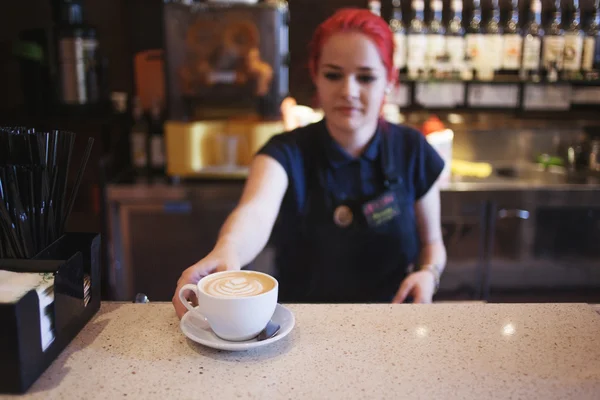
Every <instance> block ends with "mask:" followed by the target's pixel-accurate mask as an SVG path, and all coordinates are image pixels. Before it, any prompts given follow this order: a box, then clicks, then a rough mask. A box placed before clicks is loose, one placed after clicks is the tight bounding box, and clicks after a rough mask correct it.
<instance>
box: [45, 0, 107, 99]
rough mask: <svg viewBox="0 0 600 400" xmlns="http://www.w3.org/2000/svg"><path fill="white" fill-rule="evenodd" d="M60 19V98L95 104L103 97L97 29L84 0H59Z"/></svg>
mask: <svg viewBox="0 0 600 400" xmlns="http://www.w3.org/2000/svg"><path fill="white" fill-rule="evenodd" d="M53 6H54V7H53V8H54V14H55V18H56V19H57V21H58V22H57V40H58V46H57V47H58V71H59V81H60V91H59V102H60V103H62V104H66V105H85V104H94V103H97V102H99V100H100V96H101V93H100V86H99V82H98V79H99V77H98V66H97V65H96V60H97V59H98V58H97V50H98V40H97V37H96V36H97V35H96V30H95V29H94V28H93V27H92V26H90V25H88V24H86V23H85V22H84V18H83V2H82V0H55V1H54V2H53Z"/></svg>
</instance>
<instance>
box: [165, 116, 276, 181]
mask: <svg viewBox="0 0 600 400" xmlns="http://www.w3.org/2000/svg"><path fill="white" fill-rule="evenodd" d="M282 132H284V124H283V121H281V120H273V121H269V120H260V119H258V118H253V117H248V118H241V119H231V120H205V121H193V122H182V121H167V122H166V123H165V146H166V155H167V175H169V176H173V177H174V176H176V177H180V178H238V177H243V176H245V175H246V174H247V169H248V168H247V167H248V166H249V165H250V162H251V161H252V158H253V156H254V155H255V154H256V152H257V151H258V150H259V149H260V148H261V147H262V146H263V145H264V144H265V143H266V142H267V141H268V140H269V139H270V138H271V137H272V136H273V135H276V134H278V133H282ZM232 138H233V140H232V141H231V140H228V139H232ZM224 143H231V145H230V149H232V150H233V152H234V154H233V155H232V156H229V157H233V158H234V159H233V160H227V159H226V158H227V154H225V153H226V152H227V146H226V145H224Z"/></svg>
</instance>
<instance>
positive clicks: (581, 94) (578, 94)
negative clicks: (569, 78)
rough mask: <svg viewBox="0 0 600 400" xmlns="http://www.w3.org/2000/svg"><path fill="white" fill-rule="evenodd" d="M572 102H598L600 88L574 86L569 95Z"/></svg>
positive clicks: (599, 101) (599, 100) (599, 99)
mask: <svg viewBox="0 0 600 400" xmlns="http://www.w3.org/2000/svg"><path fill="white" fill-rule="evenodd" d="M571 103H573V104H600V88H595V87H574V88H573V94H572V96H571Z"/></svg>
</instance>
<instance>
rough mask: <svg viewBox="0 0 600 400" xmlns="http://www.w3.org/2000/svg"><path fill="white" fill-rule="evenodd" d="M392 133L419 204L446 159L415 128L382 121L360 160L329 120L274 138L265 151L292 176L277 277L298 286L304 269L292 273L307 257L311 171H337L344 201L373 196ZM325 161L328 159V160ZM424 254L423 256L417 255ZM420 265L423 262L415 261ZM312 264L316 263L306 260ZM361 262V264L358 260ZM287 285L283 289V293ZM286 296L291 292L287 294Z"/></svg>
mask: <svg viewBox="0 0 600 400" xmlns="http://www.w3.org/2000/svg"><path fill="white" fill-rule="evenodd" d="M383 130H385V132H386V134H387V135H388V138H389V139H388V144H389V145H390V146H391V148H392V150H393V154H394V162H395V163H396V170H397V171H398V172H399V173H400V177H401V182H402V184H403V185H404V192H405V194H406V196H407V198H408V201H412V202H413V203H414V202H416V201H417V200H419V199H420V198H421V197H423V196H424V195H425V194H426V193H427V192H428V191H429V189H430V188H431V187H432V185H433V184H434V183H435V181H436V180H437V178H438V177H439V175H440V173H441V172H442V170H443V168H444V161H443V160H442V158H441V157H440V156H439V154H438V153H437V151H436V150H435V149H434V148H433V147H432V146H431V145H430V144H429V143H428V142H427V140H426V139H425V137H424V136H423V135H422V134H421V133H420V132H418V131H417V130H415V129H412V128H409V127H406V126H399V125H395V124H391V123H387V122H382V123H381V124H380V127H379V129H378V130H377V132H376V134H375V135H374V136H373V139H372V140H371V141H370V142H369V143H368V145H367V147H366V148H365V150H364V151H363V153H362V154H361V156H359V157H356V158H355V157H352V156H350V155H349V154H348V153H346V152H345V151H344V149H343V148H341V146H339V145H338V144H337V142H335V141H334V140H333V138H332V137H331V136H330V135H329V133H328V131H327V128H326V126H325V122H324V120H322V121H319V122H317V123H314V124H310V125H308V126H305V127H302V128H298V129H295V130H293V131H290V132H285V133H281V134H278V135H275V136H273V137H272V138H271V139H270V140H269V141H268V142H267V143H266V144H265V145H264V146H263V147H262V148H261V149H260V150H259V152H258V153H259V154H264V155H268V156H270V157H272V158H273V159H275V160H276V161H278V162H279V163H280V164H281V165H282V167H283V168H284V169H285V171H286V173H287V176H288V182H289V184H288V188H287V191H286V193H285V196H284V199H283V202H282V205H281V209H280V212H279V217H278V221H277V224H276V226H275V227H274V231H273V235H272V237H271V242H272V243H273V244H274V246H275V251H276V260H275V263H276V269H277V271H276V276H277V277H278V278H280V279H281V278H284V279H288V280H292V281H296V282H298V285H300V284H301V283H300V282H301V281H302V276H301V274H300V271H286V269H287V268H288V267H289V265H295V268H296V269H299V268H298V263H297V262H296V263H295V261H297V260H298V259H299V258H302V257H303V256H304V255H305V254H304V252H303V249H300V248H298V245H297V243H299V240H298V239H299V234H300V232H299V230H298V227H299V224H300V219H301V216H302V215H303V213H304V211H305V207H306V206H307V200H308V196H309V193H308V191H309V187H314V185H315V184H317V185H318V184H319V183H315V182H311V183H310V186H309V182H308V180H309V179H311V178H310V177H309V174H308V171H309V167H311V168H314V167H313V165H312V164H315V165H326V166H327V168H329V169H330V170H331V176H332V181H331V182H329V185H330V186H332V187H328V188H324V189H326V190H329V191H331V190H334V191H336V192H343V193H338V194H340V197H351V198H352V197H355V198H361V197H369V196H373V195H377V194H378V193H380V192H382V191H383V190H385V188H384V174H383V171H382V168H381V159H380V157H381V155H380V153H381V150H380V141H381V135H382V131H383ZM323 158H325V159H324V160H323ZM417 256H418V254H417ZM414 261H417V260H414ZM306 262H307V263H310V260H306ZM357 262H361V260H357ZM284 286H285V285H282V289H283V287H284ZM282 295H283V296H282V297H283V298H285V297H286V296H285V293H282Z"/></svg>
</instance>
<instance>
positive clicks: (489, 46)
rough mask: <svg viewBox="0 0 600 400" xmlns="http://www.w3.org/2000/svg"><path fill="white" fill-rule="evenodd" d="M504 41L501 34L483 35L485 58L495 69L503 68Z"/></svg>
mask: <svg viewBox="0 0 600 400" xmlns="http://www.w3.org/2000/svg"><path fill="white" fill-rule="evenodd" d="M503 42H504V41H503V40H502V36H501V35H483V51H482V53H483V54H484V56H483V58H484V59H485V60H486V63H489V67H490V68H492V69H494V70H498V69H500V68H502V45H503V44H504V43H503Z"/></svg>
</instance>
